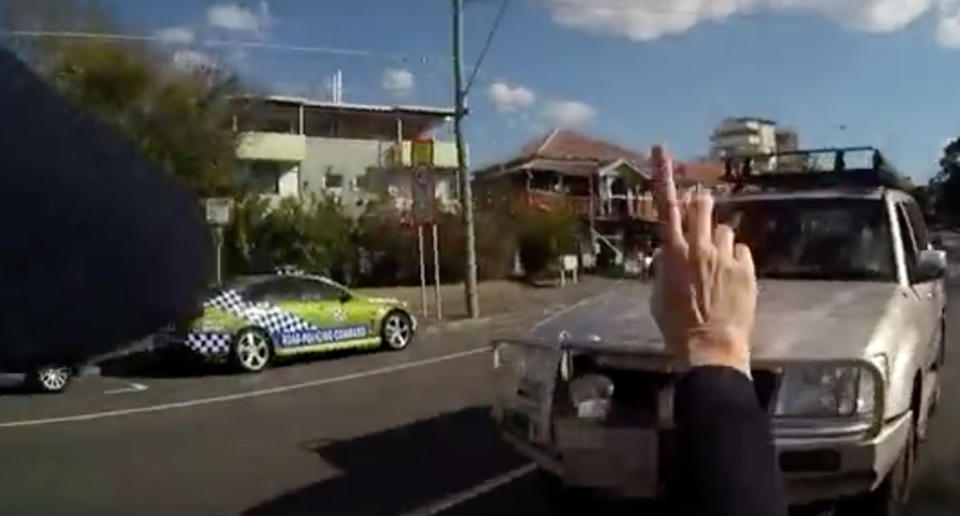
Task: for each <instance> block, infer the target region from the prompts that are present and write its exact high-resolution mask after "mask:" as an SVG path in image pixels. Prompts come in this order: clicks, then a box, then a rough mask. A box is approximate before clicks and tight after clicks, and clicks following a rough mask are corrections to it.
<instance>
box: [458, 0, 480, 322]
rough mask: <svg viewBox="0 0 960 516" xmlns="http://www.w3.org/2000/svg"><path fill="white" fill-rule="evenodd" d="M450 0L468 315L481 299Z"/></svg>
mask: <svg viewBox="0 0 960 516" xmlns="http://www.w3.org/2000/svg"><path fill="white" fill-rule="evenodd" d="M452 1H453V78H454V81H453V82H454V88H455V89H456V92H455V96H454V100H455V102H456V107H455V108H454V110H455V114H454V117H453V130H454V133H456V141H457V173H458V174H459V175H460V202H461V204H462V210H463V226H464V234H465V235H466V238H465V239H464V240H465V241H466V257H467V263H466V264H465V267H466V271H465V274H464V281H465V290H466V292H465V294H466V298H467V315H468V316H469V317H470V318H471V319H475V318H477V317H479V316H480V303H479V300H478V299H477V249H476V247H477V246H476V235H475V234H474V232H473V188H472V187H471V186H470V172H469V171H468V170H467V157H466V155H465V154H464V151H463V116H464V115H465V114H466V107H465V104H466V101H467V99H466V93H465V92H464V91H463V0H452Z"/></svg>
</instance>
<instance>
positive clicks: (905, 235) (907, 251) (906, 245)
mask: <svg viewBox="0 0 960 516" xmlns="http://www.w3.org/2000/svg"><path fill="white" fill-rule="evenodd" d="M896 210H897V225H899V226H900V241H901V242H902V243H903V259H904V262H905V263H906V265H907V276H908V277H909V278H910V281H911V282H913V278H914V269H915V268H916V264H917V243H916V240H915V239H914V236H913V230H912V229H911V227H910V222H909V220H908V219H907V214H906V209H905V208H904V205H903V204H901V203H897V205H896Z"/></svg>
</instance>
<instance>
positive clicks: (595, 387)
mask: <svg viewBox="0 0 960 516" xmlns="http://www.w3.org/2000/svg"><path fill="white" fill-rule="evenodd" d="M613 389H614V387H613V381H611V380H610V379H609V378H607V377H606V376H603V375H599V374H586V375H583V376H580V377H577V378H574V379H573V380H571V381H570V383H569V385H568V386H567V392H568V394H569V396H570V403H572V404H573V408H574V409H576V411H577V417H581V418H584V419H599V420H603V419H606V417H607V415H608V414H609V413H610V402H611V400H612V399H613Z"/></svg>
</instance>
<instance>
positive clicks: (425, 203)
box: [412, 167, 436, 224]
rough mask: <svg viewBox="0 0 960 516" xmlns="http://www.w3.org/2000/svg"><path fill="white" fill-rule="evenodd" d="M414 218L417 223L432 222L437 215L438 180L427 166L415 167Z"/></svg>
mask: <svg viewBox="0 0 960 516" xmlns="http://www.w3.org/2000/svg"><path fill="white" fill-rule="evenodd" d="M412 182H413V185H412V190H413V219H414V221H416V223H417V224H432V223H433V222H434V219H435V218H436V217H435V215H436V214H435V206H434V203H435V195H436V194H435V192H436V182H435V178H434V175H433V171H432V170H430V169H429V168H427V167H417V168H415V169H413V178H412Z"/></svg>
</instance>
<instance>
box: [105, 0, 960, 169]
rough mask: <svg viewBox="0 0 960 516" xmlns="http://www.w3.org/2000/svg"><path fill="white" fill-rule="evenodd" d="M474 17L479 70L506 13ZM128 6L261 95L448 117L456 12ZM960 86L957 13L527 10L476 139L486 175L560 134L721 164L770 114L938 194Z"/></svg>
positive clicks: (417, 3) (489, 69) (748, 5)
mask: <svg viewBox="0 0 960 516" xmlns="http://www.w3.org/2000/svg"><path fill="white" fill-rule="evenodd" d="M465 3H466V11H465V17H466V25H465V28H466V55H467V59H466V62H467V64H468V65H469V64H471V63H472V62H473V60H474V59H475V57H476V55H477V53H478V51H479V49H480V47H481V46H482V43H483V40H484V38H485V37H486V33H487V30H488V28H489V26H490V24H491V22H492V21H493V18H494V15H495V13H496V11H497V9H498V8H499V5H500V0H466V2H465ZM116 5H117V9H118V11H119V14H120V16H121V18H122V19H123V20H124V21H125V22H127V23H128V24H129V26H130V29H129V30H131V31H137V32H142V33H145V34H157V35H161V36H164V37H165V38H166V39H168V40H169V42H168V43H163V44H164V45H165V46H166V47H167V48H169V51H170V53H171V54H173V53H177V52H179V53H180V57H181V58H182V59H183V58H189V59H186V61H187V62H189V61H190V59H193V60H203V59H212V60H215V61H216V62H219V63H221V64H223V65H225V66H229V67H232V68H234V69H236V70H237V71H238V73H239V74H240V75H241V77H243V78H244V79H245V80H246V81H247V83H248V84H249V86H250V87H251V88H254V89H257V90H260V91H263V92H270V93H290V94H310V95H313V96H318V97H319V96H322V95H324V94H325V91H326V90H325V84H326V81H327V79H328V78H329V77H330V76H331V75H332V74H333V73H334V72H335V71H336V70H338V69H339V70H342V71H343V74H344V100H346V101H350V102H370V103H408V104H429V105H449V104H450V103H451V97H452V94H451V93H450V92H451V89H452V87H451V82H452V81H451V74H452V71H451V66H450V61H449V52H450V2H449V0H272V1H270V2H268V3H263V2H259V1H257V2H254V1H249V2H240V3H234V2H223V1H214V0H209V1H203V0H199V1H198V0H194V1H188V0H165V1H162V2H161V1H159V0H140V1H137V2H116ZM211 39H217V40H228V41H238V42H241V41H246V42H258V43H263V44H267V45H276V46H277V47H278V48H270V49H266V48H242V47H235V46H230V45H227V46H210V45H208V44H206V42H208V41H209V40H211ZM293 46H301V47H328V48H337V49H353V50H360V51H364V52H365V53H364V54H363V55H356V54H351V55H336V54H330V53H324V52H318V51H311V52H306V51H298V50H295V49H292V48H289V47H293ZM468 73H469V67H468ZM958 85H960V1H958V0H672V1H666V0H512V1H511V2H510V5H509V7H508V10H507V13H506V16H505V18H504V20H503V22H502V24H501V26H500V29H499V31H498V32H497V34H496V38H495V40H494V42H493V45H492V47H491V50H490V53H489V55H488V56H487V59H486V61H485V63H484V65H483V67H482V69H481V71H480V73H479V74H478V78H477V81H476V83H475V85H474V87H473V89H472V90H471V93H470V99H469V102H470V107H471V110H472V112H471V115H470V117H469V120H468V125H467V129H468V135H467V136H468V142H469V143H470V145H471V149H472V152H471V160H472V164H473V165H480V164H483V163H486V162H490V161H492V160H495V159H498V158H502V157H505V156H508V155H510V154H511V153H514V152H516V150H517V149H518V148H519V147H520V145H522V144H523V143H525V142H527V141H529V140H530V139H532V138H534V137H535V136H537V135H538V134H541V133H543V132H544V131H547V130H548V129H549V128H551V127H552V126H554V125H555V124H557V123H560V124H564V125H567V126H569V127H571V128H573V129H576V130H580V131H583V132H585V133H588V134H593V135H596V136H598V137H602V138H605V139H609V140H611V141H614V142H617V143H619V144H621V145H624V146H627V147H631V148H635V149H640V150H642V149H645V148H647V147H648V146H649V145H650V144H651V143H653V142H657V141H665V142H667V143H668V144H669V145H670V146H671V147H672V148H674V149H675V152H676V153H677V154H678V155H680V156H682V157H686V156H694V155H701V154H704V153H706V151H707V149H708V145H709V142H708V137H709V134H710V131H711V129H712V128H713V127H714V126H715V125H716V123H717V122H718V121H719V120H720V119H721V118H723V117H725V116H729V115H737V116H739V115H757V116H763V117H768V118H772V119H775V120H777V121H778V122H780V123H781V124H782V125H786V126H790V127H793V128H795V129H796V130H797V131H798V132H799V134H800V139H801V144H802V145H805V146H812V145H834V144H836V145H843V144H874V145H878V146H880V147H881V148H883V149H885V150H886V151H887V153H888V154H889V155H890V156H891V157H892V158H893V160H895V162H896V163H897V164H898V165H899V166H900V168H902V169H903V170H904V172H907V173H909V174H910V175H912V176H913V177H914V178H916V179H919V180H924V181H925V180H926V179H927V178H929V176H930V175H931V174H932V173H933V172H934V171H935V168H936V159H937V157H938V155H939V151H940V149H941V148H942V147H943V144H944V143H945V141H946V139H947V138H950V137H955V136H958V135H960V88H958V87H957V86H958Z"/></svg>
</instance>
